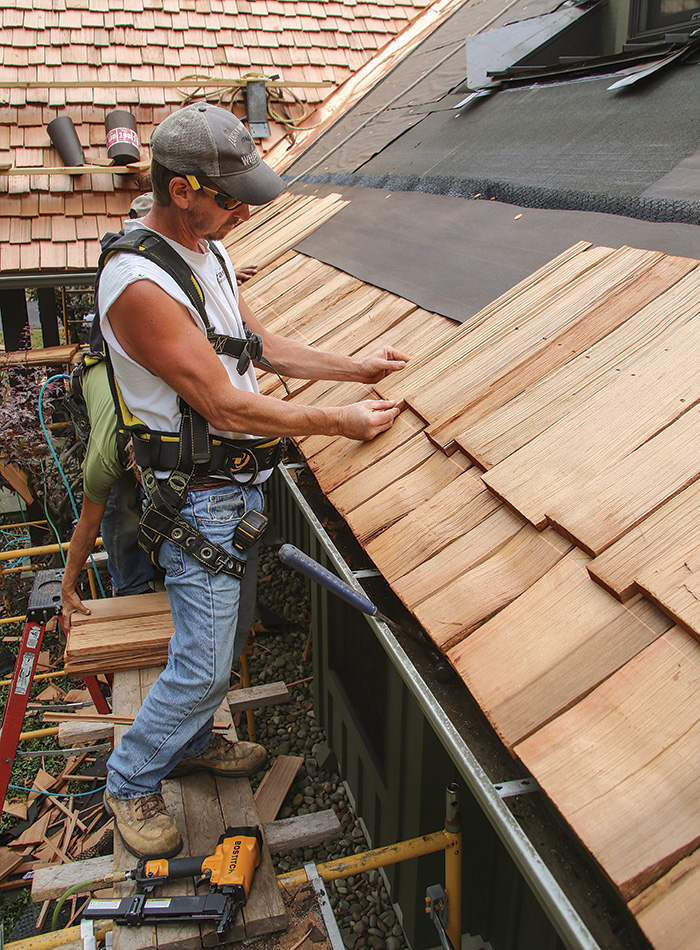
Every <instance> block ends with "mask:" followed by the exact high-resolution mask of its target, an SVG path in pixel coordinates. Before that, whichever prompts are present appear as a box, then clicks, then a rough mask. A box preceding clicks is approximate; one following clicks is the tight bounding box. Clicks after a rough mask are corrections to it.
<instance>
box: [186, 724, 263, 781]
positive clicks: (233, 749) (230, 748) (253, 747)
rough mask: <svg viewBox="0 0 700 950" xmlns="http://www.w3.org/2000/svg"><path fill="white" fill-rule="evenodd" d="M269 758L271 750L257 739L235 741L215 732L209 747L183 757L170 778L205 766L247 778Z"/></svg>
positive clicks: (229, 774) (205, 769)
mask: <svg viewBox="0 0 700 950" xmlns="http://www.w3.org/2000/svg"><path fill="white" fill-rule="evenodd" d="M266 762H267V752H266V751H265V750H264V749H263V747H262V746H261V745H258V744H257V742H231V741H230V740H228V739H225V738H224V737H223V736H222V735H219V734H218V733H214V738H213V739H212V741H211V745H210V746H209V748H208V749H207V750H206V751H205V752H203V753H202V754H201V755H198V756H197V757H196V758H192V759H181V761H180V762H178V764H177V765H176V766H175V768H174V769H173V770H172V772H171V773H170V776H169V778H179V776H181V775H187V774H189V773H190V772H197V771H200V770H204V771H205V772H211V773H212V774H213V775H224V776H226V777H227V778H247V777H248V776H249V775H254V774H255V773H256V772H258V771H259V770H260V769H261V768H262V767H263V765H265V763H266Z"/></svg>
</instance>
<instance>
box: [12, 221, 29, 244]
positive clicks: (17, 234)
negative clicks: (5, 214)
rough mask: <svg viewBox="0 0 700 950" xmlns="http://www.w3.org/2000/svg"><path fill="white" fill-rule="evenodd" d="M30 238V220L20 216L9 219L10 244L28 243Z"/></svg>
mask: <svg viewBox="0 0 700 950" xmlns="http://www.w3.org/2000/svg"><path fill="white" fill-rule="evenodd" d="M31 239H32V222H31V219H30V218H23V217H21V216H19V217H15V218H12V219H11V221H10V244H29V242H30V241H31Z"/></svg>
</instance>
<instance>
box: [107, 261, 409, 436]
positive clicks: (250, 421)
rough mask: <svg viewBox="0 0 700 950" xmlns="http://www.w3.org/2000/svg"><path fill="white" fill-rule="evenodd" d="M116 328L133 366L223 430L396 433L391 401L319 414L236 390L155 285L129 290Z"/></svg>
mask: <svg viewBox="0 0 700 950" xmlns="http://www.w3.org/2000/svg"><path fill="white" fill-rule="evenodd" d="M109 322H110V325H111V327H112V330H113V331H114V334H115V336H116V337H117V339H118V340H119V342H120V344H121V345H122V347H123V348H124V350H125V351H126V352H127V353H128V354H129V356H131V357H132V359H134V360H136V361H137V362H138V363H140V364H141V365H142V366H144V367H145V368H146V369H147V370H149V372H151V373H153V374H154V375H155V376H158V377H160V378H161V379H162V380H163V381H164V382H166V383H167V384H168V385H169V386H170V387H171V388H172V389H174V390H175V392H177V393H179V395H180V396H182V398H183V399H184V400H185V401H186V402H187V403H189V405H191V406H192V407H193V408H194V409H196V410H197V411H198V412H200V413H201V414H202V415H203V416H204V418H205V419H207V421H208V422H209V423H210V424H211V425H213V426H214V427H215V428H217V429H220V430H222V431H235V432H246V433H248V434H250V435H342V436H345V437H347V438H349V439H358V440H367V439H372V438H374V436H375V435H377V434H378V433H379V432H383V431H384V430H385V429H389V428H390V427H391V425H392V424H393V421H394V419H395V418H396V416H397V415H398V411H399V410H398V409H397V408H396V405H395V403H394V402H391V401H388V400H365V401H363V402H356V403H351V404H350V405H347V406H336V407H330V408H328V407H324V408H319V407H315V406H302V405H296V404H294V403H288V402H283V401H281V400H279V399H275V398H272V397H269V396H262V395H259V394H257V393H249V392H244V391H242V390H239V389H236V388H235V387H234V386H233V385H232V384H231V381H230V380H229V378H228V375H227V373H226V370H225V369H224V367H223V365H222V364H221V361H220V360H219V358H218V357H217V355H216V354H215V353H214V350H213V349H212V347H211V345H210V344H209V342H208V341H207V339H206V337H205V336H204V334H203V333H202V332H201V330H199V329H198V327H197V326H196V325H195V324H194V322H193V320H192V318H191V316H190V314H189V312H188V311H187V309H186V308H185V307H184V306H182V305H181V304H179V303H177V302H176V301H175V300H173V299H172V297H170V296H169V295H168V294H167V293H166V292H165V291H164V290H162V289H161V288H160V287H158V286H157V285H156V284H155V283H153V282H152V281H149V280H140V281H137V282H136V283H134V284H130V285H129V286H128V287H127V288H126V289H125V290H124V291H123V292H122V294H121V295H120V296H119V298H118V299H117V300H116V301H115V303H113V304H112V306H111V307H110V309H109ZM309 349H310V348H309ZM312 378H326V377H324V376H323V374H321V375H320V376H319V377H312ZM328 378H331V379H333V378H354V377H352V376H347V377H335V376H331V377H328Z"/></svg>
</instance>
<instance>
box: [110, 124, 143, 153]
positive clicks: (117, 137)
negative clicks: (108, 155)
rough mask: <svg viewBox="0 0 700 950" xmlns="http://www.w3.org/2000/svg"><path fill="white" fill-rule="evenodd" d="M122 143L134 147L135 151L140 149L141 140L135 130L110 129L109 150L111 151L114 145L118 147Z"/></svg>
mask: <svg viewBox="0 0 700 950" xmlns="http://www.w3.org/2000/svg"><path fill="white" fill-rule="evenodd" d="M121 142H126V144H127V145H133V146H134V148H135V149H138V147H139V139H138V136H137V135H136V132H134V130H133V129H126V128H120V129H110V131H109V132H108V133H107V148H108V149H110V148H111V147H112V146H113V145H117V144H119V143H121Z"/></svg>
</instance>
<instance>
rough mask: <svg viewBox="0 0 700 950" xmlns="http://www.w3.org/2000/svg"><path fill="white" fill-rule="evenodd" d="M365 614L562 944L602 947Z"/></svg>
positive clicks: (320, 532) (328, 548)
mask: <svg viewBox="0 0 700 950" xmlns="http://www.w3.org/2000/svg"><path fill="white" fill-rule="evenodd" d="M279 471H280V475H281V477H282V478H283V479H284V482H285V485H286V487H287V488H288V490H289V492H290V493H291V495H292V497H293V498H294V500H295V501H296V503H297V505H298V507H299V509H300V511H301V513H302V514H303V516H304V518H305V519H306V521H307V523H308V524H309V527H310V528H311V530H312V531H313V533H314V534H315V535H316V537H317V538H318V540H319V542H320V544H321V546H322V547H323V549H324V551H325V552H326V554H327V555H328V557H329V559H330V561H331V562H332V564H333V566H334V567H335V568H336V570H337V571H338V574H339V575H340V576H341V577H342V578H343V580H345V581H347V582H348V583H349V584H351V585H352V586H353V587H355V588H357V589H358V590H362V588H361V587H360V585H359V584H358V583H357V580H356V578H355V576H354V574H353V573H352V571H351V570H350V567H349V566H348V564H347V563H346V562H345V560H344V559H343V557H342V555H341V554H340V552H339V551H338V549H337V548H336V546H335V545H334V543H333V541H332V540H331V538H330V537H329V535H328V534H327V533H326V531H325V529H324V527H323V525H322V524H321V522H320V521H319V519H318V518H317V517H316V515H315V514H314V512H313V510H312V509H311V507H310V506H309V503H308V502H307V500H306V498H304V495H303V494H302V493H301V491H300V490H299V488H298V486H297V484H296V483H295V482H294V480H293V479H292V477H291V476H290V474H289V472H288V471H287V470H286V467H285V466H284V465H281V466H280V467H279ZM363 593H364V591H363ZM365 619H366V620H367V622H368V623H369V625H370V626H371V627H372V629H373V630H374V632H375V634H376V636H377V638H378V639H379V641H380V643H381V644H382V646H383V647H384V649H385V651H386V652H387V654H388V655H389V658H390V659H391V661H392V663H393V664H394V666H395V667H396V669H397V671H398V672H399V674H400V676H401V678H402V679H403V681H404V682H405V684H406V686H407V687H408V689H409V690H410V691H411V693H412V694H413V696H414V697H415V699H416V701H417V702H418V705H419V707H420V709H421V710H422V712H423V714H424V715H425V717H426V719H427V720H428V722H429V723H430V725H431V726H432V728H433V729H434V730H435V732H436V734H437V736H438V738H439V739H440V741H441V742H442V744H443V746H444V747H445V749H446V751H447V752H448V754H449V755H450V758H451V759H452V760H453V762H454V764H455V766H456V767H457V769H458V770H459V772H460V775H461V776H462V778H463V779H464V781H465V783H466V784H467V786H468V788H469V790H470V792H471V793H472V795H473V796H474V798H475V799H476V800H477V802H478V804H479V806H480V807H481V809H482V811H483V812H484V814H485V815H486V817H487V818H488V820H489V821H490V822H491V825H492V826H493V828H494V830H495V832H496V834H497V835H498V837H499V838H500V839H501V841H502V843H503V845H504V846H505V848H506V850H507V851H508V853H509V855H510V857H511V858H512V859H513V862H514V863H515V865H516V867H517V868H518V870H519V871H520V873H521V874H522V875H523V878H524V879H525V880H526V882H527V883H528V885H529V887H530V889H531V890H532V892H533V894H534V895H535V897H536V899H537V901H538V902H539V904H540V905H541V907H542V909H543V910H544V911H545V913H546V914H547V916H548V918H549V920H550V921H551V923H552V925H553V927H554V928H555V930H556V931H557V933H558V934H559V936H560V937H561V939H562V940H563V941H564V943H565V944H566V946H567V947H568V948H570V950H602V948H601V947H600V944H598V943H597V942H596V940H595V939H594V938H593V936H592V934H591V933H590V931H589V930H588V928H587V927H586V925H585V924H584V923H583V921H582V920H581V918H580V916H579V914H578V913H577V911H576V910H575V908H574V907H573V905H572V904H571V902H570V901H569V899H568V897H567V896H566V894H565V893H564V891H563V890H562V888H561V886H560V885H559V883H558V882H557V880H556V879H555V878H554V876H553V875H552V873H551V871H550V870H549V868H548V867H547V866H546V864H545V863H544V861H543V860H542V858H541V857H540V855H539V854H538V852H537V851H536V850H535V848H534V846H533V844H532V842H531V841H530V839H529V838H528V837H527V835H526V834H525V832H524V831H523V829H522V828H521V827H520V825H519V824H518V823H517V821H516V820H515V818H514V817H513V815H512V814H511V813H510V811H509V810H508V808H507V807H506V806H505V805H504V803H503V800H502V799H501V797H500V796H499V794H498V792H497V791H496V790H495V788H494V786H493V783H492V782H491V781H490V780H489V778H488V776H487V775H486V772H485V771H484V769H483V768H482V767H481V765H480V763H479V761H478V760H477V758H476V757H475V755H474V753H473V752H472V751H471V749H470V748H469V746H468V745H467V744H466V742H465V741H464V739H463V737H462V736H461V735H460V734H459V732H458V731H457V729H456V728H455V726H454V724H453V723H452V722H451V720H450V719H449V717H448V716H447V715H446V713H445V711H444V710H443V709H442V707H441V706H440V704H439V703H438V702H437V700H436V699H435V697H434V696H433V694H432V692H431V691H430V689H429V688H428V686H427V685H426V683H425V681H424V680H423V678H422V677H421V675H420V673H419V672H418V670H417V669H416V667H415V666H414V664H413V663H412V662H411V660H410V659H409V657H408V656H407V655H406V653H405V652H404V650H403V648H402V647H401V645H400V644H399V642H398V641H397V640H396V638H395V637H394V635H393V634H392V632H391V631H390V629H389V628H388V627H387V626H386V624H384V623H382V622H381V621H379V620H376V619H375V618H374V617H370V616H367V615H366V616H365Z"/></svg>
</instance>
